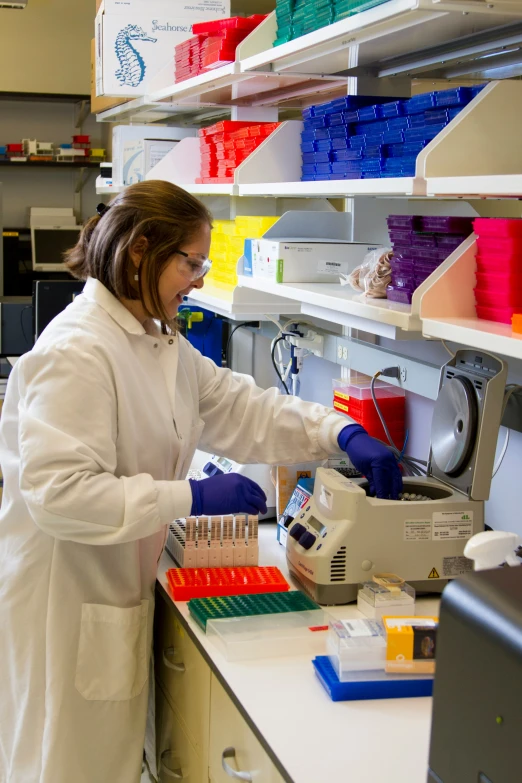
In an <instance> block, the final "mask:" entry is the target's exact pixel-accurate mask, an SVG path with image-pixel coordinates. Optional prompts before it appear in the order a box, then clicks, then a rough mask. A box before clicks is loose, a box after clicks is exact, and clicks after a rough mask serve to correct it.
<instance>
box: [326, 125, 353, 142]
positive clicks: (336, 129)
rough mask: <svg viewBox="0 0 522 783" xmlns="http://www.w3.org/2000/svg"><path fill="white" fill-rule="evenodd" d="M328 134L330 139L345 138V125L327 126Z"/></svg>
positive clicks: (346, 130) (346, 131)
mask: <svg viewBox="0 0 522 783" xmlns="http://www.w3.org/2000/svg"><path fill="white" fill-rule="evenodd" d="M328 132H329V136H330V138H331V139H345V138H346V136H347V133H348V129H347V127H346V125H344V124H343V125H334V126H333V127H330V128H328Z"/></svg>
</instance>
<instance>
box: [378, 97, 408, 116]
mask: <svg viewBox="0 0 522 783" xmlns="http://www.w3.org/2000/svg"><path fill="white" fill-rule="evenodd" d="M404 104H405V101H393V102H392V103H383V104H382V106H381V112H382V116H383V117H386V118H393V117H402V116H403V115H404V114H405V108H404Z"/></svg>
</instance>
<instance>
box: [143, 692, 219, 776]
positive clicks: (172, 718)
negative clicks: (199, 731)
mask: <svg viewBox="0 0 522 783" xmlns="http://www.w3.org/2000/svg"><path fill="white" fill-rule="evenodd" d="M156 745H157V763H158V776H159V777H158V780H159V783H174V781H176V780H184V781H185V783H207V781H208V765H207V763H206V761H204V760H203V759H202V758H201V757H200V756H199V755H198V754H197V752H196V749H195V748H194V746H193V745H192V743H191V741H190V739H189V738H188V736H187V734H186V732H185V731H184V730H183V727H182V726H181V723H180V721H179V720H178V718H177V717H176V715H175V714H174V711H173V710H172V709H171V707H170V705H169V703H168V701H167V699H166V697H165V695H164V694H163V692H162V690H161V688H160V687H159V686H156Z"/></svg>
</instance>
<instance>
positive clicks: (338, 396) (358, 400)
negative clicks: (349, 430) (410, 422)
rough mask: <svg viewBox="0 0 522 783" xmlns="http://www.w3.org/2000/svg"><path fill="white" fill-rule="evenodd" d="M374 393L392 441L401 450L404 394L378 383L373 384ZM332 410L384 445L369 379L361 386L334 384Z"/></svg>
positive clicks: (404, 417)
mask: <svg viewBox="0 0 522 783" xmlns="http://www.w3.org/2000/svg"><path fill="white" fill-rule="evenodd" d="M374 391H375V397H376V399H377V402H378V403H379V408H380V409H381V413H382V415H383V417H384V421H385V422H386V424H387V426H388V430H389V432H390V435H391V437H392V440H393V441H394V443H395V445H396V446H397V447H398V448H401V447H402V444H403V442H404V433H405V421H406V410H405V404H406V393H405V391H404V389H400V388H398V387H397V386H392V385H391V384H388V383H385V382H381V381H376V382H375V386H374ZM334 408H335V410H337V411H339V412H340V413H345V414H346V415H347V416H350V418H351V419H353V420H354V421H356V422H357V423H358V424H361V425H362V426H363V427H364V428H365V430H366V431H367V432H368V433H369V434H370V435H371V436H372V437H373V438H379V439H380V440H384V441H387V437H386V433H385V431H384V427H383V426H382V422H381V420H380V418H379V414H378V413H377V410H376V408H375V403H374V401H373V399H372V393H371V379H370V378H368V380H367V382H366V383H364V384H363V383H359V384H350V383H349V382H347V381H334Z"/></svg>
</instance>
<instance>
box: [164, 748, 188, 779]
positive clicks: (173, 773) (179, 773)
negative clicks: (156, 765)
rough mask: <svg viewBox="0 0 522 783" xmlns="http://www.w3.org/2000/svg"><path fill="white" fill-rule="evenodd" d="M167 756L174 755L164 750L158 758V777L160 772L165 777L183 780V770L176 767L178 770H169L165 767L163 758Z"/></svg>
mask: <svg viewBox="0 0 522 783" xmlns="http://www.w3.org/2000/svg"><path fill="white" fill-rule="evenodd" d="M167 756H174V753H173V752H172V751H171V750H164V751H163V753H162V754H161V756H160V770H159V771H160V775H161V773H162V772H164V773H165V775H167V777H169V778H175V780H183V777H184V775H183V770H182V769H181V767H178V769H169V768H168V767H166V766H165V758H166V757H167Z"/></svg>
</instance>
